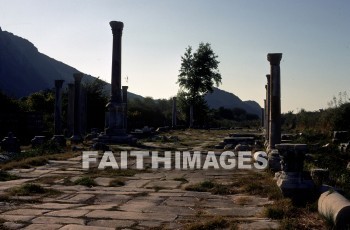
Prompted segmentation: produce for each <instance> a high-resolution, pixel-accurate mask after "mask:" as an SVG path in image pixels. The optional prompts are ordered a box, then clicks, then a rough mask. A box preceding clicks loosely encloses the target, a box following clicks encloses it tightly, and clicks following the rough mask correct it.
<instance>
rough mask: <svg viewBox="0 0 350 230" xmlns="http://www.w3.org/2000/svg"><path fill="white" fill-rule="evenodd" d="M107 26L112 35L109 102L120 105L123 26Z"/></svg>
mask: <svg viewBox="0 0 350 230" xmlns="http://www.w3.org/2000/svg"><path fill="white" fill-rule="evenodd" d="M109 25H110V26H111V28H112V33H113V51H112V80H111V84H112V85H111V101H112V102H119V103H120V102H122V100H121V95H120V90H121V73H122V72H121V71H122V68H121V66H122V65H121V64H122V33H123V27H124V24H123V23H122V22H117V21H111V22H110V23H109Z"/></svg>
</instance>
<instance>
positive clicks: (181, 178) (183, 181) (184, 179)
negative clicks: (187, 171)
mask: <svg viewBox="0 0 350 230" xmlns="http://www.w3.org/2000/svg"><path fill="white" fill-rule="evenodd" d="M174 181H181V182H182V184H185V183H188V180H187V179H186V178H184V177H177V178H174Z"/></svg>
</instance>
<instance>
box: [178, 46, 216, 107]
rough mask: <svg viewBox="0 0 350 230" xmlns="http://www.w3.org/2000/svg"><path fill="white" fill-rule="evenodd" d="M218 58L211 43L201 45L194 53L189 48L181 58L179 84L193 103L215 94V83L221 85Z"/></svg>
mask: <svg viewBox="0 0 350 230" xmlns="http://www.w3.org/2000/svg"><path fill="white" fill-rule="evenodd" d="M217 58H218V56H217V55H216V54H215V53H214V51H213V50H212V48H211V46H210V44H209V43H205V44H204V43H200V44H199V47H198V49H197V51H196V52H194V53H192V47H191V46H189V47H188V48H187V49H186V52H185V54H184V56H182V57H181V68H180V74H179V76H178V81H177V83H179V86H180V87H181V88H182V89H183V90H184V91H185V92H186V93H187V94H188V97H189V99H190V101H191V102H193V101H196V100H198V99H197V98H198V97H201V96H203V95H204V94H206V93H208V92H213V86H214V83H215V84H216V86H219V84H220V83H221V74H220V73H219V70H218V66H219V61H218V60H217Z"/></svg>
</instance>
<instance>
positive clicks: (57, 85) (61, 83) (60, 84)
mask: <svg viewBox="0 0 350 230" xmlns="http://www.w3.org/2000/svg"><path fill="white" fill-rule="evenodd" d="M63 82H64V80H55V87H56V88H62V85H63Z"/></svg>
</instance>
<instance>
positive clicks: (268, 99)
mask: <svg viewBox="0 0 350 230" xmlns="http://www.w3.org/2000/svg"><path fill="white" fill-rule="evenodd" d="M266 80H267V84H266V86H265V88H266V111H265V114H266V119H265V122H266V123H265V127H266V129H265V131H266V140H267V143H269V138H270V114H271V75H270V74H267V75H266Z"/></svg>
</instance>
